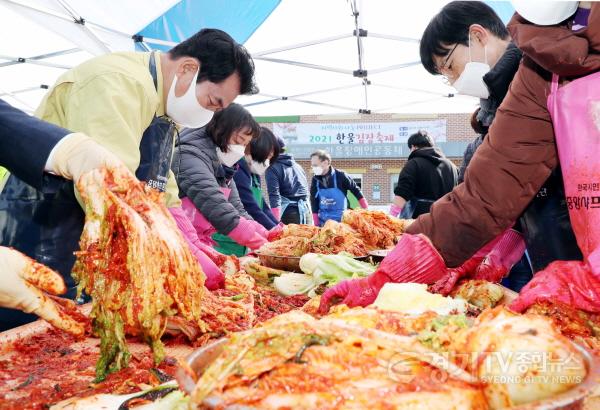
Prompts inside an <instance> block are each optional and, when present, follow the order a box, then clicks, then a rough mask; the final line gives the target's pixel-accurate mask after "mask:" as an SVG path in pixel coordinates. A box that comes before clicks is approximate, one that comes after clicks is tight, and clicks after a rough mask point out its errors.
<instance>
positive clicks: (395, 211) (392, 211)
mask: <svg viewBox="0 0 600 410" xmlns="http://www.w3.org/2000/svg"><path fill="white" fill-rule="evenodd" d="M400 212H402V208H400V207H399V206H398V205H395V204H392V206H390V215H392V216H393V217H396V218H397V217H398V215H400Z"/></svg>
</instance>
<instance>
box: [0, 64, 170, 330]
mask: <svg viewBox="0 0 600 410" xmlns="http://www.w3.org/2000/svg"><path fill="white" fill-rule="evenodd" d="M149 70H150V73H151V74H152V77H153V80H154V85H155V87H157V86H158V79H157V71H156V62H155V58H154V54H152V55H151V56H150V63H149ZM175 132H176V127H175V124H174V123H173V122H172V121H171V120H170V119H168V118H166V117H154V119H153V120H152V122H151V123H150V125H149V126H148V128H146V130H145V131H144V134H143V136H142V140H141V142H140V165H139V167H138V169H137V170H136V173H135V174H136V176H137V177H138V179H140V180H142V181H146V182H147V183H148V185H149V186H151V187H153V188H155V189H157V190H159V191H164V190H165V189H166V185H167V177H168V172H169V169H170V165H171V157H172V150H173V138H174V136H175ZM42 186H43V188H42V190H41V191H38V190H36V189H35V188H33V187H32V186H30V185H28V184H26V183H25V182H23V181H21V180H20V179H18V178H17V177H15V176H14V175H10V177H9V178H8V181H7V182H6V185H5V187H4V189H3V191H2V193H0V245H2V246H10V247H13V248H15V249H17V250H19V251H21V252H23V253H24V254H26V255H28V256H29V257H31V258H33V259H35V260H36V261H38V262H40V263H43V264H44V265H46V266H48V267H50V268H52V269H54V270H56V271H58V272H59V273H60V274H61V275H62V277H63V279H64V281H65V284H66V285H67V287H68V288H69V290H68V292H67V295H66V296H67V297H69V298H71V299H73V298H74V297H75V294H76V284H75V281H74V280H73V278H72V277H71V269H72V268H73V264H74V263H75V255H74V254H73V252H75V251H77V250H78V249H79V237H80V236H81V232H82V231H83V224H84V221H85V214H84V212H83V210H82V209H81V206H80V205H79V203H78V202H77V199H76V198H75V194H74V186H73V181H69V180H66V179H64V178H62V177H59V176H55V175H50V174H45V175H44V182H43V185H42ZM35 319H36V317H35V316H34V315H28V314H25V313H22V312H20V311H17V310H12V309H1V308H0V330H2V329H6V328H10V327H12V326H18V325H20V324H24V323H28V322H31V321H33V320H35Z"/></svg>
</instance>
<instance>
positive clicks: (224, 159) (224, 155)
mask: <svg viewBox="0 0 600 410" xmlns="http://www.w3.org/2000/svg"><path fill="white" fill-rule="evenodd" d="M245 151H246V147H245V146H243V145H237V144H229V145H228V146H227V152H223V151H221V149H220V148H217V156H218V157H219V161H221V164H223V165H225V166H227V167H232V166H234V165H235V163H236V162H238V161H239V160H240V159H242V158H243V157H244V153H245Z"/></svg>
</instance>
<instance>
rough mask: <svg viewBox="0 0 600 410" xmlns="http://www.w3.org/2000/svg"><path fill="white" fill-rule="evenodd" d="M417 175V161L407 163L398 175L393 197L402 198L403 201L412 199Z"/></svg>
mask: <svg viewBox="0 0 600 410" xmlns="http://www.w3.org/2000/svg"><path fill="white" fill-rule="evenodd" d="M417 173H418V166H417V161H408V162H407V163H406V165H404V168H402V171H400V175H398V186H396V189H394V195H396V196H400V197H402V198H404V200H405V201H409V200H410V199H411V198H412V197H414V196H415V185H416V182H417V176H418V175H417Z"/></svg>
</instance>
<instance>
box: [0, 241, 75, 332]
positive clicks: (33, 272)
mask: <svg viewBox="0 0 600 410" xmlns="http://www.w3.org/2000/svg"><path fill="white" fill-rule="evenodd" d="M0 278H2V280H0V306H2V307H7V308H12V309H18V310H22V311H23V312H25V313H33V314H35V315H37V316H39V317H41V318H42V319H45V320H46V321H47V322H49V323H51V324H52V325H54V326H56V327H58V328H60V329H63V330H65V331H67V332H69V333H71V334H73V335H75V336H79V337H81V336H83V334H84V331H85V328H84V324H83V323H80V322H78V321H76V320H75V319H74V318H72V317H70V316H68V315H67V313H65V311H63V309H62V307H61V306H60V305H59V304H57V303H56V302H55V301H54V300H52V298H51V297H50V296H49V295H46V294H45V293H44V292H42V291H45V292H48V293H51V294H53V295H60V294H63V293H65V292H66V290H67V289H66V286H65V283H64V281H63V279H62V277H61V276H60V275H59V274H58V273H56V272H54V271H53V270H52V269H50V268H48V267H46V266H44V265H42V264H41V263H38V262H36V261H34V260H33V259H31V258H29V257H27V256H25V255H23V254H22V253H20V252H17V251H16V250H14V249H11V248H6V247H4V246H0ZM64 303H65V304H68V303H71V304H72V306H73V307H74V303H73V302H72V301H67V300H66V299H65V302H64Z"/></svg>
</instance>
